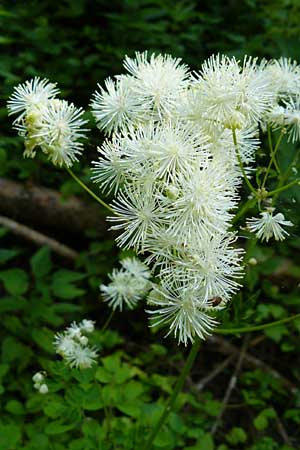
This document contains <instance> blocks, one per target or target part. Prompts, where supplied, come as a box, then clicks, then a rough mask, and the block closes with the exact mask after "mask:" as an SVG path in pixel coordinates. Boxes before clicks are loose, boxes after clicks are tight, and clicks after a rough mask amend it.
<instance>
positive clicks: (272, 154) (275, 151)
mask: <svg viewBox="0 0 300 450" xmlns="http://www.w3.org/2000/svg"><path fill="white" fill-rule="evenodd" d="M283 134H284V133H281V134H280V136H279V138H278V140H277V142H276V145H275V148H274V151H273V150H271V147H270V153H271V159H270V162H269V165H268V168H267V171H266V173H265V176H264V179H263V182H262V186H261V187H262V188H263V187H265V184H266V181H267V179H268V175H269V172H270V170H271V167H272V164H274V165H275V167H276V170H277V172H278V173H280V169H279V167H278V164H277V161H276V159H275V157H276V153H277V150H278V149H279V146H280V143H281V141H282V138H283ZM272 148H273V146H272Z"/></svg>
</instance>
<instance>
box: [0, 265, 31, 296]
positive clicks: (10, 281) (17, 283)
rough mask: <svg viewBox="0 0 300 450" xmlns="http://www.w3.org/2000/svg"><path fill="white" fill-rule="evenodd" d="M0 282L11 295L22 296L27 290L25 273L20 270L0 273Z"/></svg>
mask: <svg viewBox="0 0 300 450" xmlns="http://www.w3.org/2000/svg"><path fill="white" fill-rule="evenodd" d="M0 280H2V281H3V284H4V287H5V289H6V290H7V291H8V292H9V293H10V294H12V295H23V294H25V292H26V291H27V289H28V276H27V273H26V272H25V271H24V270H21V269H8V270H4V271H2V272H0Z"/></svg>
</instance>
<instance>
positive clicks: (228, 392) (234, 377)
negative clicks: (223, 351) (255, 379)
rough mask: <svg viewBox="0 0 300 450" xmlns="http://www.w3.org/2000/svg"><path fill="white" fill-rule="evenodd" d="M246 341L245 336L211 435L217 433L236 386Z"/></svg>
mask: <svg viewBox="0 0 300 450" xmlns="http://www.w3.org/2000/svg"><path fill="white" fill-rule="evenodd" d="M248 341H249V335H247V336H246V337H245V338H244V342H243V346H242V350H241V352H240V354H239V357H238V360H237V362H236V365H235V369H234V372H233V374H232V376H231V378H230V380H229V384H228V386H227V389H226V392H225V395H224V398H223V401H222V409H221V411H220V413H219V415H218V417H217V418H216V421H215V423H214V424H213V426H212V428H211V434H215V433H216V431H217V429H218V427H219V425H220V422H221V419H222V417H223V414H224V412H225V410H226V407H227V405H228V402H229V399H230V397H231V394H232V391H233V389H234V388H235V386H236V383H237V377H238V374H239V372H240V370H241V367H242V364H243V360H244V358H245V353H246V349H247V346H248Z"/></svg>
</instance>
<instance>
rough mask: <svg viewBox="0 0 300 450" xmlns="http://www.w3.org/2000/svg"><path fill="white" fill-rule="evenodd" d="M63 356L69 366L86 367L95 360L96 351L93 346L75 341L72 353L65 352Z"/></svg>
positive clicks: (90, 365)
mask: <svg viewBox="0 0 300 450" xmlns="http://www.w3.org/2000/svg"><path fill="white" fill-rule="evenodd" d="M64 356H65V360H66V362H67V363H68V364H69V365H70V367H76V368H78V369H88V368H90V367H92V365H93V364H94V363H95V362H96V358H97V356H98V353H97V350H95V349H94V348H91V347H88V346H82V345H80V344H77V343H76V345H75V347H74V349H73V351H72V353H67V354H65V355H64Z"/></svg>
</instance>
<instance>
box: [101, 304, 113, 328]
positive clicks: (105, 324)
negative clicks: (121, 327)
mask: <svg viewBox="0 0 300 450" xmlns="http://www.w3.org/2000/svg"><path fill="white" fill-rule="evenodd" d="M114 313H115V310H114V309H113V310H112V311H111V313H110V315H109V316H108V318H107V319H106V322H105V323H104V325H103V327H102V328H101V331H102V332H103V331H105V330H106V328H107V327H108V325H109V324H110V321H111V319H112V318H113V315H114Z"/></svg>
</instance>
